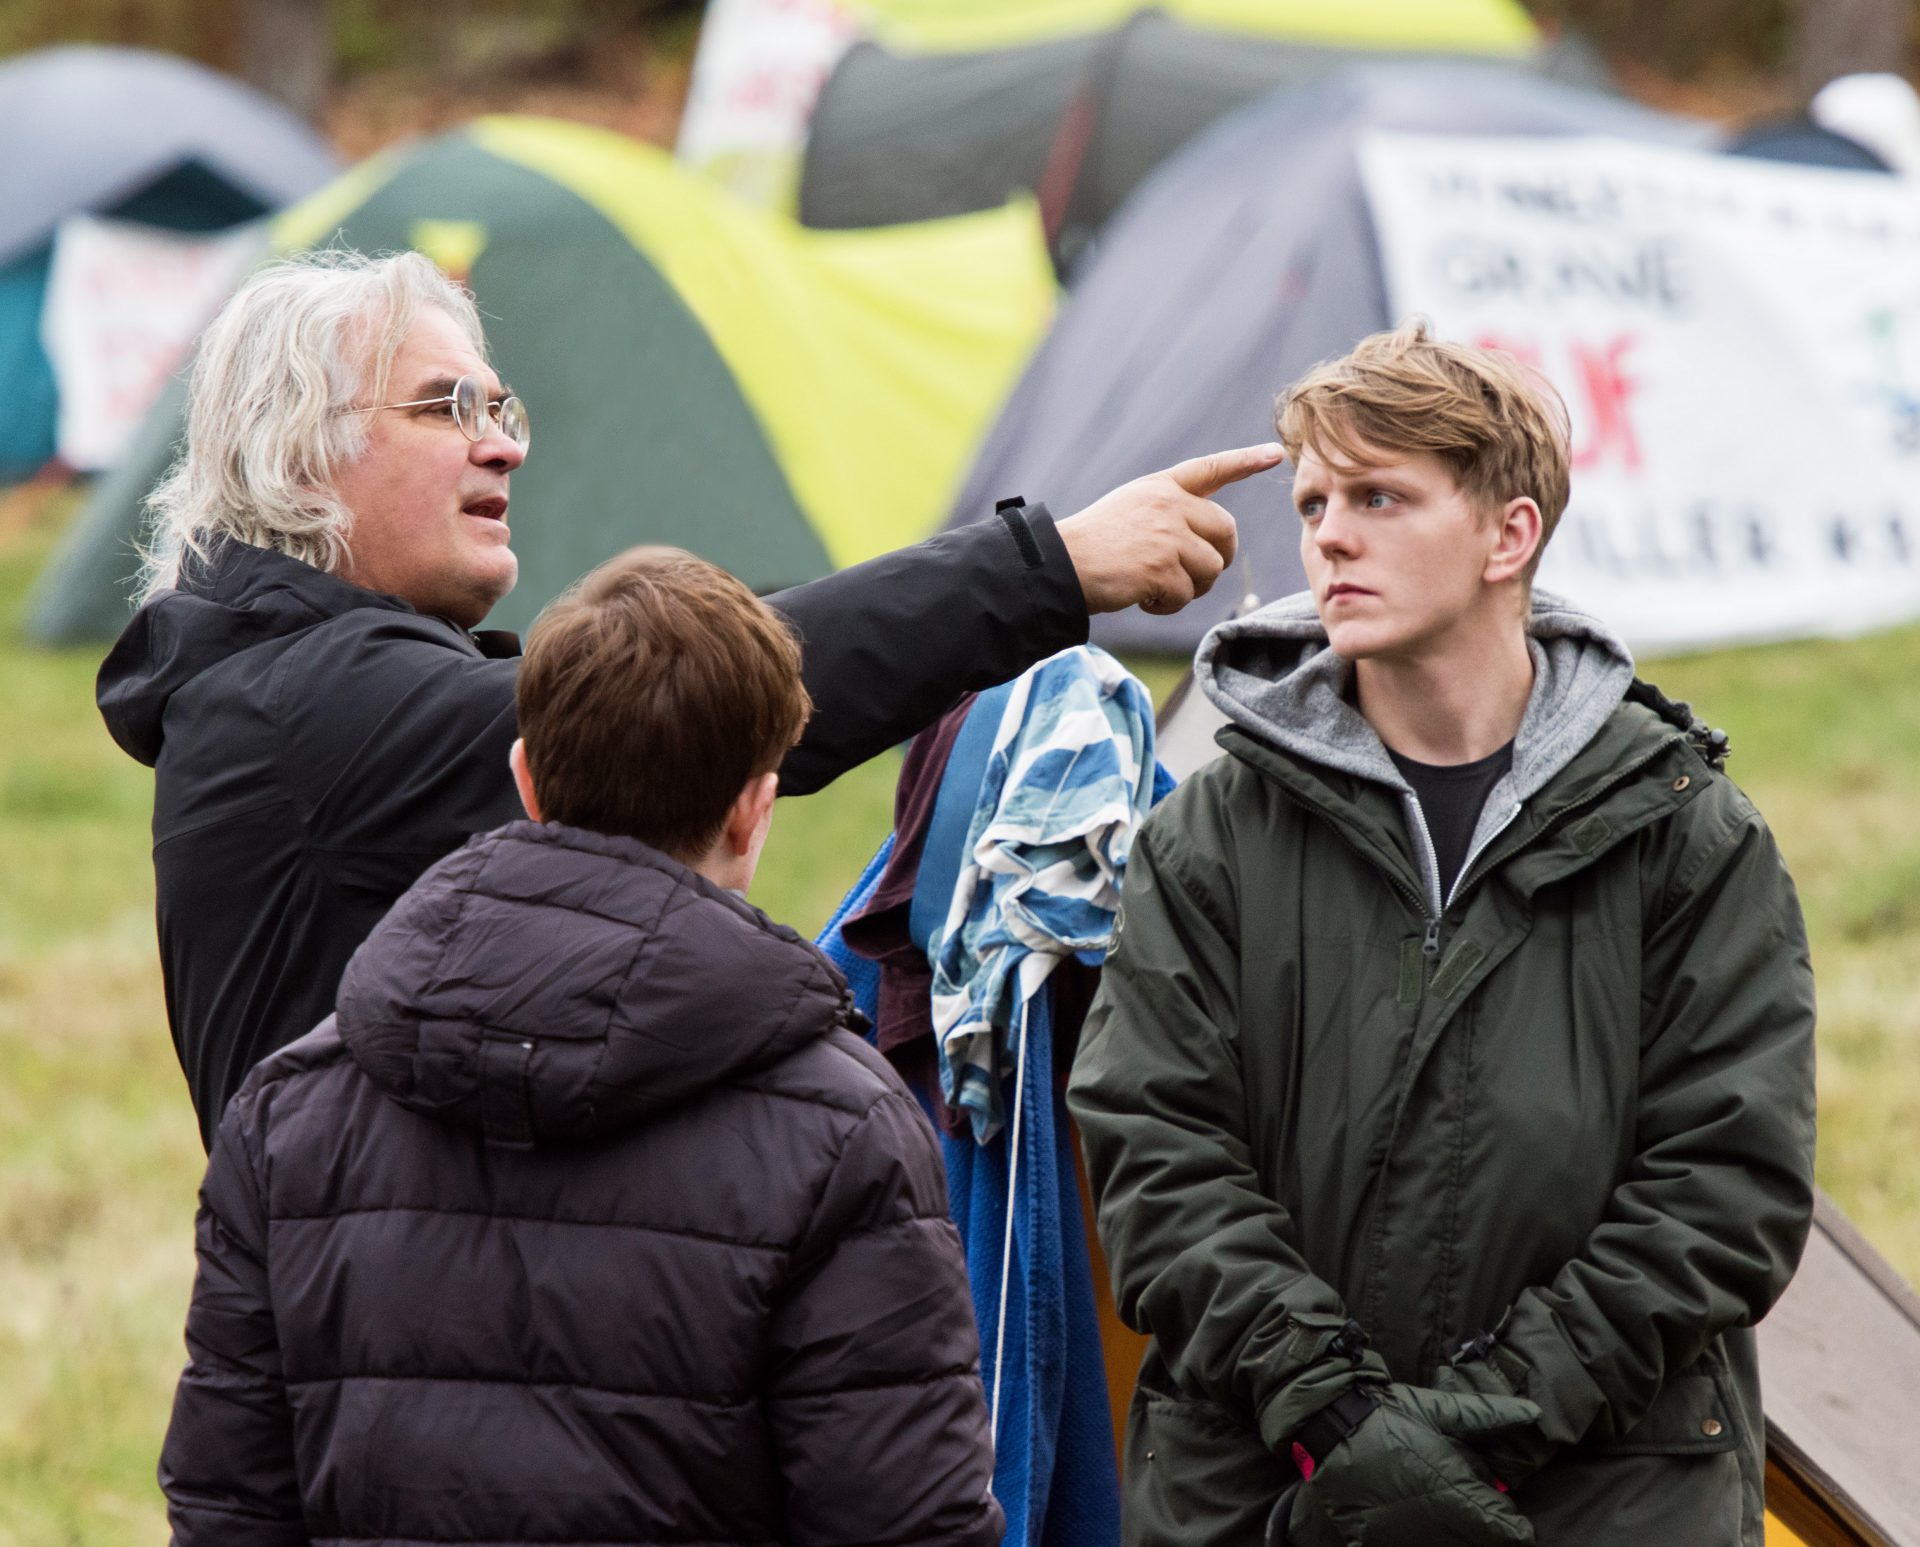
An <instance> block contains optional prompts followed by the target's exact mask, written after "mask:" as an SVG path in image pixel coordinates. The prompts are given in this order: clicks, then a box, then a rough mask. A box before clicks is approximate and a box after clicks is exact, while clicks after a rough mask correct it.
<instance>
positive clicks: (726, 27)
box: [675, 0, 861, 207]
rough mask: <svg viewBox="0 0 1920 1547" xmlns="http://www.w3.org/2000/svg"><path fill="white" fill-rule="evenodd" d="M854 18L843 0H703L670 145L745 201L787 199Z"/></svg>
mask: <svg viewBox="0 0 1920 1547" xmlns="http://www.w3.org/2000/svg"><path fill="white" fill-rule="evenodd" d="M860 25H861V19H860V13H859V12H858V11H856V10H855V8H854V6H853V5H852V4H851V3H848V0H712V3H711V4H709V5H708V7H707V13H706V20H705V21H704V22H703V23H702V24H701V28H700V49H699V52H698V54H697V55H696V56H695V58H694V62H693V79H692V82H691V83H690V85H689V88H688V93H687V109H686V112H685V114H684V115H683V116H682V118H681V120H680V140H679V144H678V145H677V147H676V148H675V154H676V155H678V156H679V158H680V160H681V161H683V162H685V163H686V164H687V165H688V166H691V167H693V168H695V169H696V170H698V171H701V172H703V173H705V174H707V175H708V176H710V177H712V178H714V179H715V180H716V181H718V182H720V183H723V184H725V185H726V186H727V187H728V188H730V189H731V190H732V191H733V192H734V193H735V194H737V195H739V196H740V197H741V198H744V199H746V200H748V201H749V202H751V203H754V204H759V205H762V206H773V207H790V206H791V205H792V204H793V202H794V199H795V196H796V194H797V191H798V187H799V179H800V157H801V152H802V150H803V149H804V147H805V145H806V142H807V125H808V122H809V121H810V120H811V119H812V117H813V105H814V103H815V101H816V100H817V99H818V98H819V96H820V88H821V87H822V86H823V85H824V84H825V83H826V79H827V77H828V76H829V75H830V74H832V73H833V67H834V66H835V65H836V64H838V63H839V61H840V56H841V55H842V54H843V53H845V52H846V50H847V48H848V47H849V46H850V45H851V44H852V43H853V41H854V39H855V37H856V36H857V35H858V34H859V31H860Z"/></svg>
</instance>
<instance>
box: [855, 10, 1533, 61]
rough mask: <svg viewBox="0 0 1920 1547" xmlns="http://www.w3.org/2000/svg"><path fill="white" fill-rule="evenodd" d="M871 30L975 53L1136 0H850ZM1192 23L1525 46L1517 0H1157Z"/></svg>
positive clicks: (941, 49) (1087, 24) (1109, 19)
mask: <svg viewBox="0 0 1920 1547" xmlns="http://www.w3.org/2000/svg"><path fill="white" fill-rule="evenodd" d="M853 8H854V9H855V10H856V11H858V12H859V13H861V14H862V15H864V16H865V17H866V18H867V23H868V26H869V28H870V29H871V31H872V34H873V36H874V37H876V38H878V39H879V40H880V41H881V42H883V43H885V44H887V45H888V46H889V47H891V48H895V49H899V50H901V51H903V52H908V53H971V52H975V51H979V50H985V49H994V48H1012V47H1015V46H1017V45H1019V44H1023V43H1042V42H1045V41H1047V40H1048V39H1050V38H1061V37H1070V36H1072V35H1074V34H1075V33H1086V32H1102V31H1105V30H1106V29H1107V28H1110V27H1116V26H1118V25H1119V24H1120V23H1122V22H1124V21H1125V20H1126V19H1127V18H1128V17H1129V16H1131V15H1133V14H1134V13H1135V12H1136V11H1139V10H1140V9H1142V0H854V5H853ZM1158 9H1160V10H1163V11H1165V12H1166V13H1167V14H1168V15H1170V16H1174V17H1176V18H1178V19H1179V20H1180V21H1183V22H1186V23H1188V24H1190V25H1192V26H1195V27H1212V28H1217V29H1219V30H1221V31H1224V32H1243V33H1246V34H1248V35H1250V36H1254V37H1267V38H1294V39H1297V40H1299V41H1300V42H1302V43H1322V44H1332V45H1339V46H1343V47H1348V48H1382V49H1426V50H1433V51H1436V52H1457V53H1476V54H1524V53H1526V52H1527V51H1528V50H1530V49H1531V48H1533V46H1534V45H1535V43H1536V42H1537V41H1538V38H1539V34H1538V33H1537V32H1536V31H1535V29H1534V25H1533V22H1532V21H1531V20H1530V19H1529V17H1528V16H1527V13H1526V10H1525V9H1524V8H1523V7H1522V6H1521V5H1520V3H1519V0H1160V4H1159V5H1158Z"/></svg>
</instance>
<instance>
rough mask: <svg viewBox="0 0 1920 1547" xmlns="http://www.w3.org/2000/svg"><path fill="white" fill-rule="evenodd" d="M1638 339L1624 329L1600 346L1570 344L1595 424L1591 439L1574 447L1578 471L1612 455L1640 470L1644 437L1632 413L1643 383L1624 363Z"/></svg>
mask: <svg viewBox="0 0 1920 1547" xmlns="http://www.w3.org/2000/svg"><path fill="white" fill-rule="evenodd" d="M1636 342H1637V340H1636V339H1635V337H1634V335H1633V334H1631V333H1620V334H1616V335H1615V336H1614V337H1613V338H1612V339H1610V340H1608V342H1607V343H1605V344H1603V345H1601V346H1599V347H1598V348H1592V347H1589V346H1588V345H1585V344H1580V343H1573V344H1571V345H1570V346H1569V347H1570V348H1571V349H1572V352H1573V366H1574V370H1575V372H1576V373H1577V376H1578V379H1579V384H1580V393H1581V396H1582V397H1583V398H1584V399H1585V401H1586V406H1587V423H1588V425H1589V426H1590V428H1591V435H1590V437H1589V438H1588V440H1587V443H1586V444H1585V445H1584V446H1577V447H1575V448H1574V452H1573V465H1574V468H1575V470H1576V471H1578V470H1581V469H1584V468H1589V467H1592V466H1594V465H1595V464H1596V463H1599V462H1601V461H1603V460H1605V459H1607V458H1609V457H1618V458H1619V461H1620V465H1621V466H1622V467H1624V468H1626V470H1627V471H1628V472H1630V473H1637V472H1639V471H1640V441H1639V437H1637V436H1636V435H1635V434H1634V433H1633V415H1632V408H1633V397H1634V393H1635V392H1636V391H1637V390H1638V388H1639V385H1640V384H1639V382H1637V381H1636V380H1635V379H1634V378H1633V377H1631V376H1629V375H1628V374H1627V372H1626V368H1625V363H1624V362H1625V357H1626V354H1627V351H1628V350H1630V349H1632V348H1633V346H1634V344H1635V343H1636Z"/></svg>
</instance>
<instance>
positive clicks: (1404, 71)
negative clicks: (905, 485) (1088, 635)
mask: <svg viewBox="0 0 1920 1547" xmlns="http://www.w3.org/2000/svg"><path fill="white" fill-rule="evenodd" d="M1374 129H1397V130H1406V131H1416V132H1417V131H1425V132H1429V133H1443V134H1475V133H1480V134H1543V135H1549V134H1606V135H1614V136H1617V137H1624V138H1630V139H1638V140H1650V141H1656V142H1663V143H1667V144H1677V145H1700V144H1703V143H1707V142H1708V141H1709V139H1710V136H1711V131H1710V130H1708V129H1707V128H1706V127H1705V126H1703V125H1699V124H1695V123H1692V122H1689V121H1686V120H1682V119H1678V118H1672V117H1669V116H1666V115H1664V114H1660V113H1655V112H1653V111H1651V110H1649V109H1646V108H1641V107H1635V106H1632V105H1630V104H1628V103H1625V102H1623V101H1621V100H1620V99H1619V98H1616V97H1610V96H1603V95H1600V94H1598V93H1596V92H1591V91H1584V90H1581V89H1578V88H1575V87H1572V86H1567V85H1563V84H1561V83H1558V82H1553V81H1545V80H1541V79H1539V78H1538V77H1537V76H1533V75H1530V74H1528V73H1527V72H1525V71H1523V70H1520V69H1516V68H1504V67H1501V66H1497V65H1486V64H1465V63H1442V62H1434V63H1420V64H1396V65H1377V66H1365V67H1360V68H1356V69H1353V70H1351V71H1348V72H1346V73H1344V74H1342V75H1341V76H1339V77H1337V78H1336V79H1335V80H1333V81H1330V82H1328V83H1327V84H1325V85H1323V86H1320V87H1316V88H1312V89H1309V90H1304V91H1290V92H1282V93H1278V94H1276V95H1274V96H1272V97H1269V98H1267V99H1265V100H1264V101H1262V102H1259V103H1256V104H1254V105H1252V106H1249V107H1247V108H1243V109H1242V110H1240V111H1239V112H1238V113H1236V114H1234V116H1233V117H1231V118H1228V119H1224V120H1222V121H1221V122H1220V123H1218V124H1216V125H1215V126H1214V127H1213V128H1212V129H1210V130H1208V131H1207V132H1206V133H1205V134H1204V135H1202V136H1201V137H1200V138H1199V139H1196V140H1195V141H1194V142H1193V143H1192V144H1190V145H1189V146H1187V148H1186V149H1185V150H1183V151H1181V152H1180V153H1179V154H1178V155H1176V156H1174V157H1173V158H1172V159H1170V160H1168V161H1166V162H1164V163H1163V164H1162V165H1161V166H1160V168H1159V169H1158V170H1157V171H1156V172H1154V174H1153V175H1152V177H1151V178H1149V179H1148V181H1147V182H1145V183H1143V184H1142V185H1141V187H1140V188H1139V190H1138V191H1137V192H1136V193H1135V194H1134V195H1133V196H1132V198H1131V199H1129V200H1128V202H1127V203H1126V204H1125V205H1124V206H1123V207H1122V208H1121V210H1120V212H1119V213H1118V214H1117V215H1115V216H1114V218H1113V220H1112V222H1111V223H1110V224H1109V225H1108V226H1107V227H1106V228H1105V229H1104V230H1103V231H1102V232H1101V234H1100V237H1099V239H1098V242H1097V245H1096V247H1095V250H1094V251H1093V253H1092V254H1091V256H1090V257H1089V258H1087V259H1086V260H1084V262H1083V263H1082V265H1081V267H1080V269H1079V271H1078V273H1077V275H1076V278H1075V282H1074V287H1073V293H1072V295H1071V297H1070V298H1069V300H1068V302H1067V304H1066V305H1065V306H1064V307H1062V309H1061V311H1060V314H1059V317H1058V318H1057V320H1056V321H1055V323H1054V326H1053V331H1052V332H1051V333H1050V334H1049V335H1048V337H1047V341H1046V342H1045V343H1044V344H1043V345H1042V346H1041V348H1040V350H1039V352H1038V353H1037V354H1036V355H1035V357H1034V359H1033V362H1032V363H1031V364H1030V365H1029V366H1028V368H1027V372H1026V375H1025V377H1024V378H1023V379H1022V380H1021V383H1020V385H1019V387H1018V388H1017V389H1015V391H1014V393H1013V396H1012V397H1011V398H1010V399H1009V400H1008V402H1007V405H1006V407H1005V408H1004V409H1003V410H1002V412H1001V416H1000V420H999V422H998V423H997V424H996V425H995V427H994V428H993V430H992V431H991V433H990V434H989V435H988V437H987V440H986V442H985V444H984V445H983V447H982V448H981V451H980V454H979V456H978V457H977V458H976V460H975V462H974V465H973V468H972V471H971V472H970V473H969V474H968V476H967V480H966V483H965V486H964V487H963V489H962V490H961V494H960V498H959V499H958V501H957V502H956V503H955V506H954V514H953V517H952V520H954V521H956V522H957V521H962V520H974V519H977V518H978V517H979V516H980V515H981V513H982V512H990V511H991V510H992V509H993V501H994V500H995V499H996V498H997V497H1000V496H1004V495H1012V494H1024V495H1027V496H1029V497H1031V498H1034V499H1041V498H1044V499H1046V500H1047V501H1048V502H1049V503H1050V505H1051V506H1052V508H1053V509H1055V510H1057V511H1059V512H1060V513H1061V514H1065V513H1067V512H1069V511H1071V510H1074V509H1077V508H1078V507H1079V506H1081V505H1083V504H1085V503H1087V502H1088V501H1090V500H1092V499H1095V498H1097V497H1098V496H1099V495H1100V494H1101V493H1103V492H1104V491H1106V490H1107V489H1110V488H1112V487H1113V486H1114V485H1115V484H1117V483H1121V482H1124V481H1125V480H1127V479H1129V478H1134V477H1138V476H1139V475H1141V474H1143V473H1149V472H1152V471H1154V470H1155V469H1156V468H1161V467H1166V466H1168V465H1169V464H1171V463H1173V462H1177V461H1179V460H1181V459H1182V458H1184V457H1189V456H1194V455H1197V454H1199V453H1201V452H1205V451H1212V450H1217V449H1219V448H1221V447H1224V446H1236V445H1243V444H1250V443H1253V442H1257V441H1264V440H1270V439H1271V438H1272V436H1273V416H1272V404H1273V398H1274V394H1275V393H1276V392H1277V391H1278V390H1279V389H1281V388H1282V387H1284V386H1285V385H1286V384H1287V383H1288V382H1290V381H1292V380H1293V379H1294V378H1295V377H1297V376H1299V375H1300V374H1302V373H1303V372H1304V371H1305V370H1306V369H1307V368H1308V367H1309V366H1311V365H1313V364H1314V363H1315V362H1317V361H1319V360H1323V359H1326V358H1328V357H1329V356H1332V355H1338V354H1342V353H1344V352H1345V351H1346V350H1348V349H1350V348H1351V347H1352V346H1353V345H1354V343H1355V342H1357V341H1358V340H1359V339H1361V338H1363V337H1364V336H1365V335H1367V334H1368V333H1372V332H1375V331H1377V330H1379V329H1380V328H1384V327H1387V326H1389V325H1390V323H1391V321H1392V319H1390V318H1389V316H1388V314H1387V295H1386V287H1385V284H1384V282H1383V280H1382V278H1381V273H1380V259H1379V253H1378V249H1377V247H1376V245H1375V241H1374V232H1373V224H1372V218H1371V216H1370V214H1369V212H1368V208H1367V201H1366V196H1365V193H1364V191H1363V189H1362V186H1361V181H1360V172H1359V169H1358V164H1357V162H1356V160H1355V144H1356V142H1357V141H1358V140H1359V138H1360V137H1361V136H1362V135H1363V134H1365V133H1366V132H1368V131H1369V130H1374ZM1221 503H1222V504H1224V505H1225V506H1226V507H1227V508H1228V509H1229V510H1231V511H1232V512H1233V513H1234V515H1235V516H1236V518H1238V520H1239V522H1240V532H1241V543H1242V552H1243V553H1244V555H1245V564H1244V565H1243V572H1242V574H1240V575H1229V576H1227V577H1226V578H1225V579H1224V580H1222V582H1221V583H1220V585H1219V586H1218V587H1216V588H1215V591H1214V594H1213V595H1211V596H1209V597H1207V598H1206V599H1205V601H1203V602H1201V603H1199V604H1197V605H1195V606H1192V607H1189V608H1187V610H1186V611H1185V612H1182V613H1180V614H1178V615H1177V616H1175V617H1171V618H1153V617H1149V616H1148V615H1146V614H1145V613H1142V612H1138V611H1130V612H1126V613H1121V614H1117V615H1114V616H1112V617H1108V618H1102V619H1100V620H1098V624H1097V626H1096V629H1095V638H1097V639H1098V640H1100V642H1101V643H1103V644H1106V645H1108V646H1109V647H1112V648H1124V649H1137V650H1163V651H1174V652H1180V653H1185V652H1186V651H1188V650H1191V649H1192V647H1193V646H1194V645H1195V644H1197V643H1198V642H1199V638H1200V635H1201V634H1202V633H1203V632H1205V630H1206V629H1207V627H1208V626H1210V625H1211V624H1213V623H1215V622H1217V621H1219V620H1220V619H1221V618H1222V617H1224V616H1225V615H1226V614H1227V613H1228V612H1229V611H1230V610H1231V609H1232V607H1233V606H1234V604H1235V603H1236V602H1238V600H1239V599H1240V597H1241V596H1242V595H1243V594H1245V592H1246V591H1247V590H1248V589H1249V587H1251V589H1253V590H1255V591H1257V592H1258V593H1259V594H1260V595H1261V596H1262V597H1264V598H1268V599H1271V598H1273V597H1276V596H1282V595H1285V594H1287V593H1289V592H1292V591H1297V590H1300V589H1302V588H1303V586H1304V581H1303V580H1302V577H1301V572H1300V561H1299V556H1298V554H1297V552H1296V551H1295V543H1296V537H1297V531H1298V525H1297V522H1296V521H1295V520H1294V517H1293V515H1292V510H1291V506H1290V505H1289V503H1288V501H1287V499H1286V495H1285V489H1284V484H1283V482H1282V480H1280V479H1277V478H1259V479H1253V480H1250V481H1249V482H1247V483H1244V484H1240V485H1237V486H1236V487H1234V488H1232V489H1229V490H1227V491H1226V493H1225V494H1224V495H1222V496H1221Z"/></svg>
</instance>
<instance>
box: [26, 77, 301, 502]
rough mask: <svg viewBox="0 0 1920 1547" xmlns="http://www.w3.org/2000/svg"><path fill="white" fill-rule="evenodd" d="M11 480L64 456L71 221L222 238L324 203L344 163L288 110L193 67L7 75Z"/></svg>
mask: <svg viewBox="0 0 1920 1547" xmlns="http://www.w3.org/2000/svg"><path fill="white" fill-rule="evenodd" d="M0 136H4V137H5V139H6V141H7V144H8V146H9V147H10V151H9V154H8V156H7V158H6V162H5V165H4V167H0V390H4V391H5V393H6V396H7V407H8V412H7V416H6V421H5V427H4V429H0V479H8V478H19V477H24V476H26V475H28V474H30V473H32V472H33V471H34V470H35V469H36V468H38V467H39V466H40V465H41V464H42V463H44V462H45V461H47V460H48V459H49V458H50V457H51V456H52V455H53V453H54V430H55V414H56V408H57V388H56V384H55V381H54V373H53V368H52V366H51V364H50V363H49V361H48V358H47V355H46V352H45V350H44V349H43V348H42V345H41V303H42V300H43V298H44V295H45V292H46V287H47V278H48V273H49V270H50V267H51V264H52V260H53V242H54V236H55V231H56V228H57V227H58V226H59V224H60V222H61V221H62V220H63V219H64V218H66V217H68V216H71V215H74V214H77V213H81V212H92V213H94V214H101V215H111V216H114V217H115V218H117V219H119V220H124V221H130V222H136V223H138V224H141V225H145V226H153V227H159V228H162V229H165V230H172V231H193V232H203V231H217V230H220V229H222V228H224V227H228V226H232V225H235V224H237V223H239V222H242V221H247V220H252V219H255V218H256V217H258V216H260V215H262V214H264V213H265V212H267V211H268V210H271V209H277V208H279V207H281V206H282V205H284V204H288V203H290V202H292V201H293V200H294V199H297V198H299V197H301V196H302V195H304V194H307V193H310V192H312V191H313V189H315V188H317V187H318V186H319V185H320V184H321V183H323V182H325V181H326V180H327V178H328V177H330V176H331V175H332V174H333V171H334V162H333V158H332V156H331V154H330V153H329V152H328V151H327V149H326V147H325V145H324V144H323V143H322V141H321V140H320V139H319V137H318V136H317V135H315V134H314V133H313V131H312V130H310V129H309V128H307V126H306V125H305V124H303V123H301V122H300V121H299V120H298V119H296V118H294V117H293V116H292V115H291V114H289V113H287V112H286V111H285V110H284V109H282V108H280V107H278V106H277V105H275V104H274V103H272V102H270V101H268V100H267V99H266V98H265V97H262V96H260V95H259V94H258V93H257V92H254V91H251V90H249V89H248V88H247V87H245V86H242V85H241V84H240V83H238V82H237V81H231V80H228V79H226V78H225V77H224V76H220V75H217V74H215V73H214V72H213V71H211V70H207V69H203V68H202V67H200V66H199V65H196V64H191V63H189V62H188V61H186V60H184V59H175V58H171V57H169V56H167V55H164V54H153V53H148V52H145V51H144V50H140V49H131V48H81V47H71V48H51V49H45V50H42V51H40V52H38V53H32V54H24V55H21V56H19V57H17V58H14V59H10V60H7V61H6V62H5V63H3V64H0Z"/></svg>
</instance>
